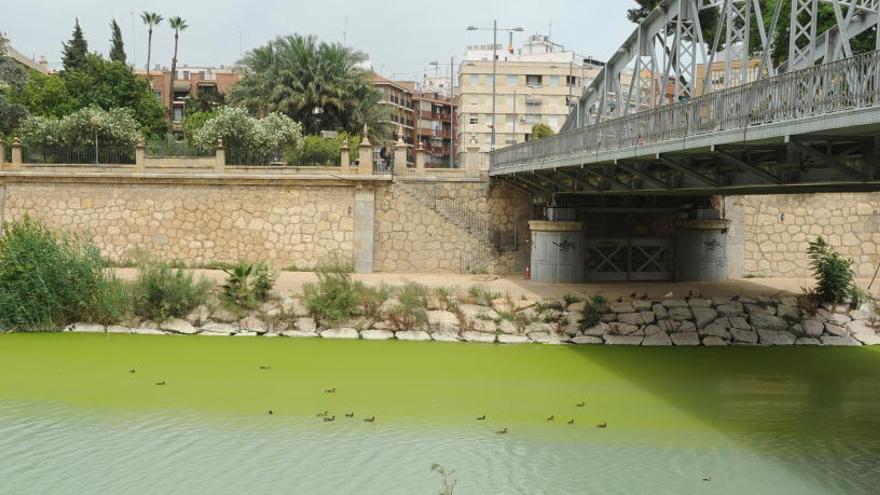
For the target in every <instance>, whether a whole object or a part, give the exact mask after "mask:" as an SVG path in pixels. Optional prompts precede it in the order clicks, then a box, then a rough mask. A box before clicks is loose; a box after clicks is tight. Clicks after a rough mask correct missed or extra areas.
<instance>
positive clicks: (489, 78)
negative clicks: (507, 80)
mask: <svg viewBox="0 0 880 495" xmlns="http://www.w3.org/2000/svg"><path fill="white" fill-rule="evenodd" d="M494 80H495V76H493V75H492V74H489V75H487V76H486V85H487V86H491V85H493V84H495V83H494V82H493V81H494Z"/></svg>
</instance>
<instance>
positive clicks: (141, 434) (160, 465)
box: [0, 334, 880, 495]
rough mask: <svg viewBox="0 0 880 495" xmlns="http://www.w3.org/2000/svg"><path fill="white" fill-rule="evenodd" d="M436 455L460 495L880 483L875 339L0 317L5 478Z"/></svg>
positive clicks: (36, 483)
mask: <svg viewBox="0 0 880 495" xmlns="http://www.w3.org/2000/svg"><path fill="white" fill-rule="evenodd" d="M261 367H270V369H260V368H261ZM130 369H135V370H136V372H135V373H129V370H130ZM160 381H164V382H165V383H166V385H165V386H157V385H156V382H160ZM328 387H335V388H336V390H337V391H336V393H333V394H329V393H324V389H325V388H328ZM581 401H585V402H586V404H585V406H584V407H577V406H576V404H577V403H579V402H581ZM269 410H272V412H273V414H271V415H270V414H268V411H269ZM324 410H328V411H330V413H331V414H335V415H336V421H334V422H329V423H326V422H324V421H323V420H322V419H320V418H317V417H316V416H315V414H316V413H317V412H319V411H324ZM349 411H351V412H354V416H355V417H354V418H346V417H345V416H344V413H346V412H349ZM484 414H485V415H486V416H487V419H486V420H485V421H476V420H475V418H476V417H477V416H481V415H484ZM549 415H554V416H555V420H554V421H547V420H546V418H547V416H549ZM366 416H375V417H376V421H375V422H373V423H367V422H364V421H362V418H363V417H366ZM569 419H574V420H575V421H574V424H571V425H569V424H567V422H568V420H569ZM605 422H607V424H608V427H607V428H604V429H600V428H596V426H595V425H596V424H599V423H605ZM504 427H506V428H508V433H507V434H505V435H499V434H497V433H495V432H496V430H499V429H501V428H504ZM435 462H437V463H440V464H442V465H443V466H444V467H446V468H447V469H449V470H454V471H455V477H456V478H457V479H458V485H457V488H456V490H455V492H454V493H456V494H508V493H524V494H568V493H572V494H614V493H621V494H641V493H652V494H653V493H658V494H659V493H662V494H666V493H668V494H689V493H698V494H727V493H729V494H746V493H748V494H759V493H767V494H798V495H804V494H825V493H840V494H859V493H878V491H880V488H878V487H880V349H870V348H802V347H798V348H758V347H736V348H723V349H712V348H657V349H649V348H614V347H574V346H546V345H543V346H542V345H527V346H506V347H505V346H495V345H477V344H455V343H452V344H444V343H433V342H427V343H420V342H397V341H391V342H366V341H327V340H320V339H318V340H294V339H265V338H235V337H216V338H210V337H199V336H194V337H171V336H135V335H111V336H109V337H108V336H105V335H83V334H11V335H0V493H2V494H7V493H8V494H16V495H18V494H31V493H38V494H44V493H52V494H55V493H57V494H79V493H100V494H148V493H149V494H153V493H162V494H166V493H167V494H170V493H181V494H202V493H204V494H226V493H229V494H243V493H255V494H269V493H284V494H290V493H296V494H299V493H302V494H324V493H327V494H374V493H375V494H383V495H390V494H437V493H439V491H440V486H441V484H440V478H439V476H438V475H437V474H435V473H432V472H431V470H430V467H431V465H432V464H433V463H435Z"/></svg>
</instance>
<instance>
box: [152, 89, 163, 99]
mask: <svg viewBox="0 0 880 495" xmlns="http://www.w3.org/2000/svg"><path fill="white" fill-rule="evenodd" d="M153 94H154V95H156V98H158V99H160V100H161V99H162V92H161V91H153Z"/></svg>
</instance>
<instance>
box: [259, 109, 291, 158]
mask: <svg viewBox="0 0 880 495" xmlns="http://www.w3.org/2000/svg"><path fill="white" fill-rule="evenodd" d="M301 142H302V125H300V124H299V122H296V121H294V120H293V119H291V118H290V117H288V116H287V115H284V114H282V113H277V112H272V113H270V114H269V115H267V116H265V117H263V118H262V119H260V120H258V121H257V142H256V143H255V144H256V145H257V146H260V147H264V148H269V149H281V148H282V147H291V146H298V145H299V144H300V143H301Z"/></svg>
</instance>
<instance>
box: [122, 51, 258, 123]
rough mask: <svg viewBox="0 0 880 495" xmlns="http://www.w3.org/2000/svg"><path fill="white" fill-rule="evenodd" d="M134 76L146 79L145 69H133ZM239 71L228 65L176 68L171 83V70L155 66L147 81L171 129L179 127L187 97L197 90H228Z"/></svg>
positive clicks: (197, 91)
mask: <svg viewBox="0 0 880 495" xmlns="http://www.w3.org/2000/svg"><path fill="white" fill-rule="evenodd" d="M135 74H136V75H137V76H138V77H142V78H144V79H147V78H148V76H147V71H146V70H143V69H141V70H136V71H135ZM241 77H242V74H241V73H240V72H239V71H237V70H235V69H234V68H232V67H225V66H220V67H189V66H187V65H184V66H182V67H178V68H177V75H176V77H175V78H174V87H172V86H171V70H169V69H167V68H165V67H160V66H156V68H155V69H153V70H152V71H150V75H149V81H150V87H151V88H152V89H153V93H154V94H155V95H156V97H157V98H159V100H160V101H161V102H162V106H164V107H165V108H166V109H167V110H168V118H169V119H170V121H171V124H172V126H173V128H174V129H175V130H179V129H180V128H181V126H182V124H183V119H184V117H185V116H186V104H187V100H188V99H189V98H191V97H194V96H195V95H196V94H198V93H199V92H201V91H213V92H216V93H219V94H223V95H225V94H228V93H229V89H230V88H231V87H232V85H233V84H235V83H237V82H238V81H240V80H241Z"/></svg>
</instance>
